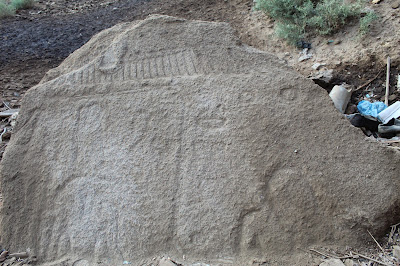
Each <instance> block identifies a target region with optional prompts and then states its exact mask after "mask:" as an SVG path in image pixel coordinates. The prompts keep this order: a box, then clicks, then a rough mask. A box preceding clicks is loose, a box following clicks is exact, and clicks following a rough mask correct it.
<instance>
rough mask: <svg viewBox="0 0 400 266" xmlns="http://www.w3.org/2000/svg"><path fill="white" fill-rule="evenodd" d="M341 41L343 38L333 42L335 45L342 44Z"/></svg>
mask: <svg viewBox="0 0 400 266" xmlns="http://www.w3.org/2000/svg"><path fill="white" fill-rule="evenodd" d="M341 43H342V40H335V41H334V43H333V44H334V45H338V44H341Z"/></svg>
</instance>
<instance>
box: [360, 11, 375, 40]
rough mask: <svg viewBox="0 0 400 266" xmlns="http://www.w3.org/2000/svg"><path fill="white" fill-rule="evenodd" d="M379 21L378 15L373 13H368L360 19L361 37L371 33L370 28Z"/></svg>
mask: <svg viewBox="0 0 400 266" xmlns="http://www.w3.org/2000/svg"><path fill="white" fill-rule="evenodd" d="M377 19H378V15H377V14H376V13H375V12H373V11H370V12H368V13H367V14H366V15H365V16H364V17H362V18H361V19H360V29H359V32H360V35H361V36H363V35H366V34H367V33H368V32H369V28H370V26H371V25H372V23H373V22H374V21H375V20H377Z"/></svg>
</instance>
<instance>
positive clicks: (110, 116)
mask: <svg viewBox="0 0 400 266" xmlns="http://www.w3.org/2000/svg"><path fill="white" fill-rule="evenodd" d="M399 162H400V156H399V153H398V152H397V153H396V151H393V150H390V149H387V148H385V147H382V146H380V145H379V144H377V143H372V142H366V141H365V140H364V138H363V136H362V133H360V132H359V131H358V130H357V129H355V128H353V127H352V126H351V125H350V124H349V123H348V122H347V121H346V120H345V119H344V118H343V117H342V115H341V114H339V113H338V112H337V111H336V109H335V108H334V106H333V104H332V103H331V101H330V99H329V97H328V95H327V93H326V92H325V91H324V90H323V89H321V88H320V87H318V86H316V85H315V84H313V82H312V81H310V80H307V79H305V78H303V77H301V76H300V75H299V74H297V73H295V72H294V71H293V70H291V69H290V68H289V67H287V66H286V65H285V64H284V63H283V62H281V61H280V60H279V59H277V58H276V57H274V56H272V55H270V54H267V53H263V52H261V51H258V50H255V49H252V48H249V47H246V46H244V45H241V44H240V42H239V40H238V39H237V38H236V37H235V36H234V33H233V30H232V29H231V28H230V27H229V25H228V24H225V23H209V22H199V21H196V22H189V21H185V20H180V19H176V18H172V17H166V16H153V17H150V18H148V19H146V20H143V21H140V22H136V23H131V24H129V23H128V24H120V25H117V26H115V27H114V28H112V29H109V30H106V31H104V32H102V33H100V34H98V35H96V36H95V37H94V38H93V39H92V40H91V41H90V42H89V43H87V44H86V45H85V46H83V47H82V48H81V49H79V50H78V51H76V52H75V53H74V54H72V55H71V56H70V57H69V58H67V59H66V60H65V62H64V63H62V64H61V65H60V66H59V67H58V68H56V69H54V70H52V71H50V72H49V73H48V74H47V76H46V77H45V78H44V79H43V80H42V82H41V83H40V84H39V85H38V86H36V87H34V88H32V89H31V90H29V92H28V93H27V94H26V96H25V98H24V100H23V104H22V108H21V111H20V117H19V120H18V124H17V128H16V132H15V134H14V136H13V137H12V140H11V143H10V145H9V147H8V148H7V151H6V154H5V156H4V159H3V161H2V167H1V174H2V189H3V193H4V207H3V221H2V235H1V237H2V242H3V244H5V245H7V246H8V247H10V248H11V249H12V250H24V249H26V248H30V249H31V250H33V251H34V252H35V253H36V255H37V256H38V258H39V260H40V262H41V263H42V264H44V263H49V264H51V263H53V264H54V265H58V264H61V263H65V264H70V265H72V264H74V263H75V264H74V265H87V264H94V263H97V262H103V263H104V264H106V265H119V264H121V263H122V261H124V260H128V261H132V262H134V263H136V264H139V262H141V261H143V260H146V259H147V258H152V257H154V256H162V255H169V256H171V257H173V256H175V257H177V258H178V257H182V256H183V255H184V256H185V257H186V259H187V261H189V262H190V261H195V260H198V259H202V260H203V261H209V262H211V263H216V262H218V261H219V260H221V259H223V260H224V261H227V260H228V261H232V263H234V264H236V265H243V264H244V263H245V261H248V260H251V259H252V258H259V257H260V258H261V257H265V256H266V257H267V259H271V258H274V255H276V254H278V256H279V258H278V259H276V260H272V259H271V261H272V262H273V261H275V262H276V263H277V264H279V261H282V260H284V258H282V255H285V256H286V255H289V254H293V253H295V252H297V251H298V249H297V248H298V247H303V248H307V247H308V246H310V245H330V244H338V245H359V244H364V242H363V241H364V240H365V239H366V238H368V237H369V236H368V235H367V234H366V229H369V230H371V231H373V233H374V234H376V235H379V234H380V233H382V232H383V231H384V230H385V228H386V226H387V225H388V224H390V223H392V222H394V221H398V217H399V216H398V211H397V210H398V206H399V165H400V164H399ZM296 263H298V264H300V265H305V261H301V260H300V261H296V262H293V261H292V263H291V264H292V265H293V264H296Z"/></svg>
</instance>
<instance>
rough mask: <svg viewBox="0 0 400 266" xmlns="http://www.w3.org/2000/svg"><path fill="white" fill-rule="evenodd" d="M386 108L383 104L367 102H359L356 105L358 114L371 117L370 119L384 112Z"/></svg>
mask: <svg viewBox="0 0 400 266" xmlns="http://www.w3.org/2000/svg"><path fill="white" fill-rule="evenodd" d="M386 108H387V105H386V104H384V103H383V102H374V103H371V102H369V101H361V102H359V103H358V105H357V109H358V111H359V112H360V114H362V115H364V116H372V117H375V118H376V117H378V114H379V113H380V112H382V111H383V110H385V109H386Z"/></svg>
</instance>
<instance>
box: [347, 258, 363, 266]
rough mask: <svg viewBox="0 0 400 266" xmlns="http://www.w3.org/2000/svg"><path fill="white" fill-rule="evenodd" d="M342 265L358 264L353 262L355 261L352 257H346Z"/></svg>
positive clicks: (353, 265) (352, 265) (354, 265)
mask: <svg viewBox="0 0 400 266" xmlns="http://www.w3.org/2000/svg"><path fill="white" fill-rule="evenodd" d="M344 265H346V266H359V265H358V263H357V262H355V261H354V260H352V259H346V260H345V261H344Z"/></svg>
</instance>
